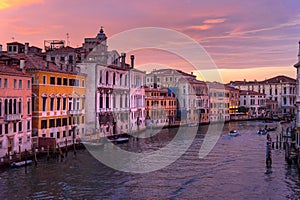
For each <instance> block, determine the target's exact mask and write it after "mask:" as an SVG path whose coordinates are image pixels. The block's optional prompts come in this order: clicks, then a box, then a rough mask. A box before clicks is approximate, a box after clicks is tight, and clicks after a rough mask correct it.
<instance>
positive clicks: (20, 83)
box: [19, 80, 23, 89]
mask: <svg viewBox="0 0 300 200" xmlns="http://www.w3.org/2000/svg"><path fill="white" fill-rule="evenodd" d="M22 85H23V82H22V80H19V89H22V88H23V87H22Z"/></svg>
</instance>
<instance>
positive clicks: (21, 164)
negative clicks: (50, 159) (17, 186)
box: [10, 160, 32, 168]
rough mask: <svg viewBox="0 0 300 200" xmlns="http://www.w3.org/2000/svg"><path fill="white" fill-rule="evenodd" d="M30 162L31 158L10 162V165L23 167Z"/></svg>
mask: <svg viewBox="0 0 300 200" xmlns="http://www.w3.org/2000/svg"><path fill="white" fill-rule="evenodd" d="M31 163H32V160H25V161H19V162H11V163H10V167H12V168H16V167H23V166H27V165H30V164H31Z"/></svg>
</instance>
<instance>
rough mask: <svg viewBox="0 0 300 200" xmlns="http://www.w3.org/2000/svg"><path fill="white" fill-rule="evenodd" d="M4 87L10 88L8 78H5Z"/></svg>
mask: <svg viewBox="0 0 300 200" xmlns="http://www.w3.org/2000/svg"><path fill="white" fill-rule="evenodd" d="M4 88H8V80H7V78H5V79H4Z"/></svg>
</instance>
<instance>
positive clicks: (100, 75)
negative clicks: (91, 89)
mask: <svg viewBox="0 0 300 200" xmlns="http://www.w3.org/2000/svg"><path fill="white" fill-rule="evenodd" d="M99 83H102V70H100V73H99Z"/></svg>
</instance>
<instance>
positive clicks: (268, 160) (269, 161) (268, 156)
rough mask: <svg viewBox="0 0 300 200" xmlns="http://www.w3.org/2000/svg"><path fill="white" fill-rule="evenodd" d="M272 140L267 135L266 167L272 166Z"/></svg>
mask: <svg viewBox="0 0 300 200" xmlns="http://www.w3.org/2000/svg"><path fill="white" fill-rule="evenodd" d="M271 151H272V138H271V136H270V134H269V133H268V134H267V139H266V165H267V166H269V167H271V165H272V152H271Z"/></svg>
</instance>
